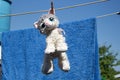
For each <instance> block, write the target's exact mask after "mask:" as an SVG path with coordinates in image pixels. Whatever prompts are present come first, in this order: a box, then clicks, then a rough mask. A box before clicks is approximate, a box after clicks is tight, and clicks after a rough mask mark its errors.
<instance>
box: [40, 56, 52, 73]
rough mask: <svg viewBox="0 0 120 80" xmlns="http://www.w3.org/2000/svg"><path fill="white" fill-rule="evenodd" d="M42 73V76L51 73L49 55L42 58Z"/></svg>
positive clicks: (50, 57) (50, 58)
mask: <svg viewBox="0 0 120 80" xmlns="http://www.w3.org/2000/svg"><path fill="white" fill-rule="evenodd" d="M42 72H43V73H44V74H50V73H51V72H53V57H52V56H51V54H45V56H44V62H43V65H42Z"/></svg>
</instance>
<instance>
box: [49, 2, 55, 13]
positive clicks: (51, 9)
mask: <svg viewBox="0 0 120 80" xmlns="http://www.w3.org/2000/svg"><path fill="white" fill-rule="evenodd" d="M48 14H53V15H55V9H54V6H53V2H51V8H50V10H49V11H48Z"/></svg>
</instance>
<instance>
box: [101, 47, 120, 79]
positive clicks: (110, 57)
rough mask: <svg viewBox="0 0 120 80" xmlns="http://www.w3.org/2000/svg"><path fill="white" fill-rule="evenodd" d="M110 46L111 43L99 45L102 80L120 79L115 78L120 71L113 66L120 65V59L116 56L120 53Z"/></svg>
mask: <svg viewBox="0 0 120 80" xmlns="http://www.w3.org/2000/svg"><path fill="white" fill-rule="evenodd" d="M110 48H111V45H109V46H105V45H103V46H101V47H99V54H100V69H101V75H102V80H120V78H119V79H115V78H114V76H115V75H116V74H118V73H120V72H118V71H116V70H115V69H114V68H113V67H114V66H118V65H120V61H119V60H118V59H117V58H116V56H117V55H118V54H117V53H113V52H112V51H110Z"/></svg>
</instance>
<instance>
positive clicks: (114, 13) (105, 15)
mask: <svg viewBox="0 0 120 80" xmlns="http://www.w3.org/2000/svg"><path fill="white" fill-rule="evenodd" d="M116 14H117V15H120V12H113V13H109V14H104V15H100V16H97V17H96V18H103V17H107V16H112V15H116Z"/></svg>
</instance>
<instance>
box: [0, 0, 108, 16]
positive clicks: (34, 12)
mask: <svg viewBox="0 0 120 80" xmlns="http://www.w3.org/2000/svg"><path fill="white" fill-rule="evenodd" d="M106 1H109V0H97V1H93V2H87V3H82V4H76V5H72V6H66V7H61V8H57V9H56V10H64V9H70V8H75V7H80V6H86V5H91V4H97V3H101V2H106ZM41 12H48V10H40V11H32V12H24V13H15V14H7V15H0V17H10V16H20V15H27V14H37V13H41Z"/></svg>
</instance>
